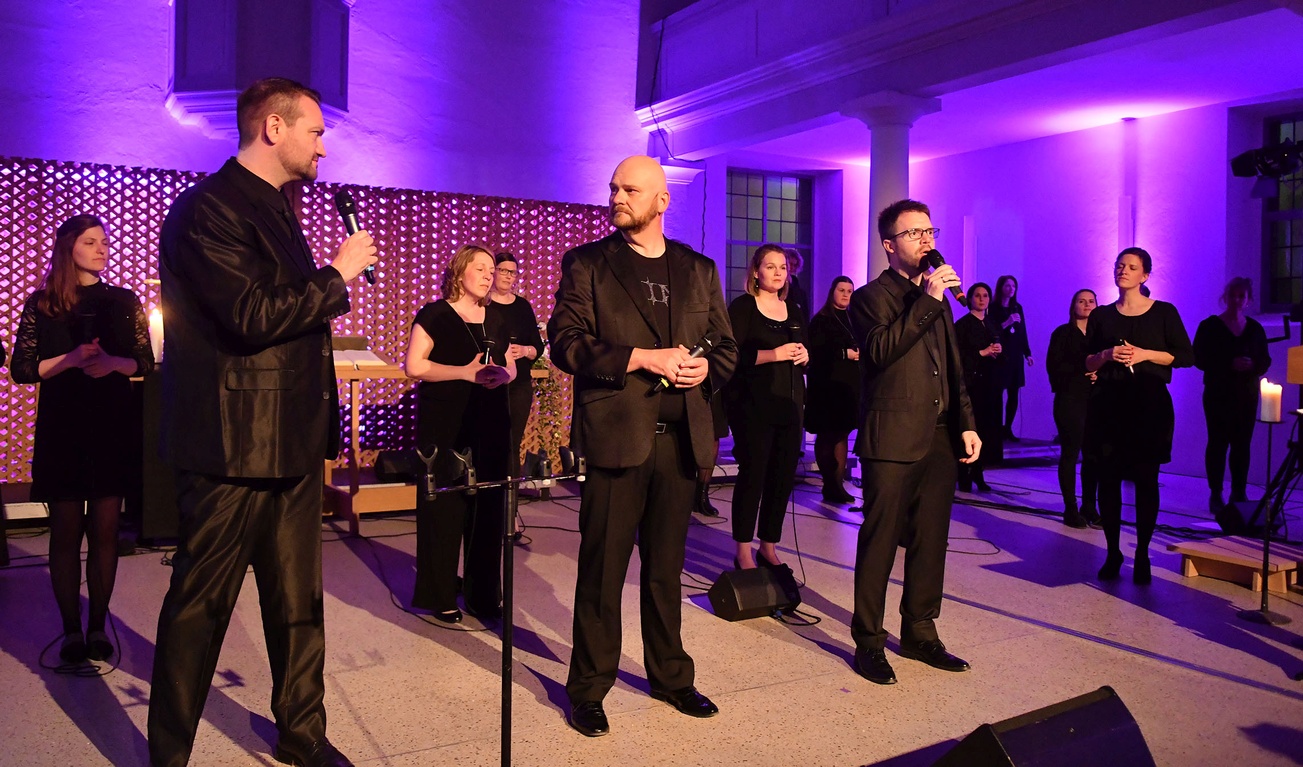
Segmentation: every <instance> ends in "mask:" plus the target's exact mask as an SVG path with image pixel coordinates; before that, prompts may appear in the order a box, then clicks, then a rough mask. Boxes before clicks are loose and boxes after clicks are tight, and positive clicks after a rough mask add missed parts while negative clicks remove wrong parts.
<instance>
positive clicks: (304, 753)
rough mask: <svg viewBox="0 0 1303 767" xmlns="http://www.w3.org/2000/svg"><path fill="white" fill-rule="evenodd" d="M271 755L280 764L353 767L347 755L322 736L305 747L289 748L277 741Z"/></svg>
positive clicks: (309, 766)
mask: <svg viewBox="0 0 1303 767" xmlns="http://www.w3.org/2000/svg"><path fill="white" fill-rule="evenodd" d="M272 756H273V757H275V758H276V761H278V762H280V763H281V764H294V765H300V767H353V763H352V762H350V761H349V760H348V757H347V756H344V755H343V754H341V753H339V749H337V748H335V747H334V746H333V745H331V743H330V741H328V740H326V739H325V738H322V739H321V740H318V741H316V742H314V743H312V744H310V745H308V746H307V747H306V748H302V749H299V748H291V747H290V746H289V744H288V743H277V744H276V750H275V751H273V752H272Z"/></svg>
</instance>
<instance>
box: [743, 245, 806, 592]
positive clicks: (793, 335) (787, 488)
mask: <svg viewBox="0 0 1303 767" xmlns="http://www.w3.org/2000/svg"><path fill="white" fill-rule="evenodd" d="M746 289H747V292H746V294H745V295H742V296H738V297H737V298H736V299H734V301H733V303H732V304H730V305H729V307H728V316H729V319H730V320H731V321H732V324H733V337H734V338H735V339H736V340H737V348H738V362H737V370H736V371H735V372H734V374H733V379H732V380H731V381H729V383H728V386H727V387H725V389H724V405H725V409H726V410H727V411H728V426H729V429H731V430H732V431H733V456H734V457H735V458H736V459H737V485H736V486H735V487H734V490H733V541H734V542H735V543H736V544H737V557H736V558H735V559H734V560H733V564H734V566H735V567H737V568H739V569H750V568H753V567H755V566H756V559H755V557H754V555H753V553H752V551H751V541H752V539H753V536H754V535H756V533H757V530H756V522H757V518H758V519H759V537H760V563H761V564H764V565H766V566H768V567H782V566H784V565H783V564H782V562H781V561H780V560H779V558H778V550H777V549H776V548H775V547H774V544H776V543H778V541H779V540H780V539H781V538H782V534H783V512H784V511H785V510H786V508H787V502H788V499H789V497H790V496H791V494H792V485H793V484H794V483H795V480H796V462H797V460H798V459H799V458H800V452H801V410H802V405H803V404H804V402H805V375H804V366H805V365H806V364H807V363H809V361H810V353H809V351H807V350H806V348H805V333H806V329H805V322H804V321H803V319H802V315H801V312H800V310H799V309H798V308H797V306H796V305H795V304H794V303H792V302H791V300H789V299H788V296H787V258H786V256H785V255H784V254H783V249H782V248H781V247H779V246H777V245H761V246H760V247H758V248H756V252H755V254H754V255H753V256H752V257H751V273H750V274H749V275H748V276H747V286H746Z"/></svg>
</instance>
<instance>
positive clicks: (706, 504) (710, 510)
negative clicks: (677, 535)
mask: <svg viewBox="0 0 1303 767" xmlns="http://www.w3.org/2000/svg"><path fill="white" fill-rule="evenodd" d="M692 510H693V511H695V512H697V513H698V514H700V515H701V516H703V517H718V516H719V509H717V508H715V507H714V506H712V505H711V503H710V483H709V482H702V481H701V480H697V503H696V505H695V507H694V508H693V509H692Z"/></svg>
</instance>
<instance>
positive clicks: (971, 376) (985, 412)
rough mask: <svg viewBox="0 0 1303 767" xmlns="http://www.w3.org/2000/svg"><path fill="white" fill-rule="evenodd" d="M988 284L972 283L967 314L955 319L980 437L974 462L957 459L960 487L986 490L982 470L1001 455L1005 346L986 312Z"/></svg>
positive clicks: (988, 300) (966, 384)
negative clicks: (1002, 357) (1001, 382)
mask: <svg viewBox="0 0 1303 767" xmlns="http://www.w3.org/2000/svg"><path fill="white" fill-rule="evenodd" d="M990 305H991V286H990V285H987V284H986V283H985V282H978V283H974V284H973V285H972V286H971V287H969V289H968V314H966V315H964V316H963V317H960V318H959V319H958V320H955V341H956V342H957V343H958V345H959V358H960V359H961V360H962V361H963V363H964V388H965V389H967V390H968V398H969V399H970V400H972V403H973V418H974V419H975V420H976V421H977V436H978V437H979V438H980V439H981V440H982V452H981V456H980V457H979V458H978V459H977V460H976V461H975V462H973V463H971V464H970V463H964V462H963V461H960V462H959V489H960V490H963V491H964V492H971V491H972V489H973V483H977V489H978V490H981V491H983V492H988V491H990V489H991V486H990V485H988V484H986V476H985V474H984V470H985V468H986V467H987V466H989V465H991V464H994V463H998V462H999V461H1000V458H1001V456H1002V454H1003V447H1002V443H1003V441H1004V440H1003V437H1004V434H1003V432H1004V429H1003V426H1002V424H1003V421H1001V420H1000V385H999V379H998V373H997V367H998V365H999V364H1000V362H999V360H1000V354H1001V353H1002V352H1003V349H1004V347H1003V346H1002V345H1001V343H1000V333H999V330H998V329H997V328H996V324H995V322H994V320H992V319H991V318H990V316H989V315H988V312H987V310H988V308H989V307H990Z"/></svg>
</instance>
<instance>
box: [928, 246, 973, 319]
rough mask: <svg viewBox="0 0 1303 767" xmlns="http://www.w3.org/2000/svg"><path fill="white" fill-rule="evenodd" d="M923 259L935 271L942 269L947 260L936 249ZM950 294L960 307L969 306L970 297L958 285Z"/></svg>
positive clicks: (951, 289)
mask: <svg viewBox="0 0 1303 767" xmlns="http://www.w3.org/2000/svg"><path fill="white" fill-rule="evenodd" d="M923 258H925V259H927V262H928V265H929V266H931V267H932V268H933V269H940V268H941V267H942V266H944V265H945V263H946V259H945V258H944V257H943V256H942V255H941V251H939V250H937V249H936V248H933V249H932V250H929V251H928V252H926V253H924V254H923ZM950 294H951V295H953V296H954V297H955V300H956V301H958V302H959V305H960V306H968V296H966V295H964V289H963V288H962V287H959V286H958V285H956V286H954V287H952V288H950Z"/></svg>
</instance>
